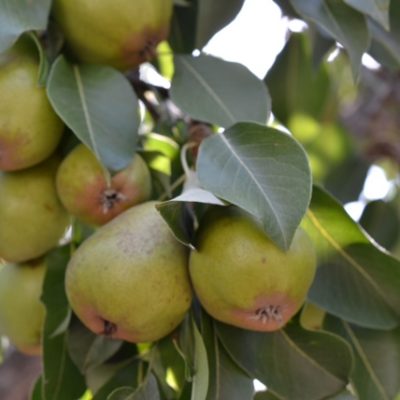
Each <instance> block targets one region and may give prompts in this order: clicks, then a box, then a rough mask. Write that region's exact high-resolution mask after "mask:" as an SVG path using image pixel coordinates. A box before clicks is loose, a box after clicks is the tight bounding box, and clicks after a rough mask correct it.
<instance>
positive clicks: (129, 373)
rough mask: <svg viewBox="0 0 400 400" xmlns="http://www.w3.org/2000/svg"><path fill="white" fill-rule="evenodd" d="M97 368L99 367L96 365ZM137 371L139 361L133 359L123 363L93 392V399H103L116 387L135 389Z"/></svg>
mask: <svg viewBox="0 0 400 400" xmlns="http://www.w3.org/2000/svg"><path fill="white" fill-rule="evenodd" d="M111 367H112V368H114V366H111ZM97 368H99V367H97ZM138 372H139V361H138V359H134V360H131V361H128V362H127V363H124V364H123V366H121V367H120V368H118V370H117V372H115V373H114V374H113V376H112V378H111V379H109V380H108V381H107V382H106V383H105V384H104V385H102V386H101V387H100V388H99V389H98V390H96V392H95V393H94V396H93V400H104V399H107V397H108V396H109V395H110V394H112V393H113V392H114V391H115V390H116V389H118V388H121V387H129V388H132V389H135V388H136V387H137V385H138V382H137V376H138Z"/></svg>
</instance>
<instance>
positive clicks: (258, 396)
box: [254, 390, 283, 400]
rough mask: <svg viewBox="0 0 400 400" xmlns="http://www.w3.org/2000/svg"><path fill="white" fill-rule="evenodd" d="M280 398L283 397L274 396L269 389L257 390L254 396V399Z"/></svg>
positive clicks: (277, 399)
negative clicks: (264, 390)
mask: <svg viewBox="0 0 400 400" xmlns="http://www.w3.org/2000/svg"><path fill="white" fill-rule="evenodd" d="M282 399H283V398H282V397H279V396H276V395H275V394H274V393H272V392H271V391H270V390H267V391H266V392H258V393H257V394H256V395H255V396H254V400H282Z"/></svg>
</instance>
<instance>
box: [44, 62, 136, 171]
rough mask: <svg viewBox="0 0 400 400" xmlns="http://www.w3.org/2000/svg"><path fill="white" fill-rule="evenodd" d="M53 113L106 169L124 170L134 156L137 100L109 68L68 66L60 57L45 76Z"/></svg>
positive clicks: (121, 79) (114, 71)
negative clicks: (47, 76)
mask: <svg viewBox="0 0 400 400" xmlns="http://www.w3.org/2000/svg"><path fill="white" fill-rule="evenodd" d="M47 92H48V96H49V99H50V102H51V104H52V105H53V107H54V109H55V111H56V112H57V114H58V115H59V116H60V117H61V118H62V119H63V121H64V122H65V124H66V125H67V126H68V127H69V128H70V129H71V130H72V131H73V132H74V133H75V135H76V136H78V138H79V139H80V140H81V141H82V142H83V143H84V144H86V146H88V147H89V148H90V149H91V150H92V151H93V153H94V154H95V155H96V157H97V159H98V160H99V161H101V162H102V163H103V164H104V165H105V166H106V167H107V168H109V169H110V170H113V171H118V170H121V169H123V168H125V167H126V166H127V165H128V164H129V163H130V162H131V161H132V158H133V156H134V154H135V150H136V144H137V135H138V126H139V117H138V113H137V108H138V101H137V98H136V95H135V94H134V92H133V90H132V88H131V86H130V84H129V82H128V80H127V79H126V78H125V77H124V76H123V75H122V74H121V73H120V72H118V71H116V70H114V69H113V68H110V67H104V66H97V65H79V66H78V65H71V64H69V63H67V61H66V60H65V59H64V57H62V56H60V57H59V58H58V59H57V60H56V61H55V63H54V64H53V66H52V69H51V71H50V76H49V82H48V88H47Z"/></svg>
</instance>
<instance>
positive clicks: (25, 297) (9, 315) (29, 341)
mask: <svg viewBox="0 0 400 400" xmlns="http://www.w3.org/2000/svg"><path fill="white" fill-rule="evenodd" d="M45 272H46V265H45V263H44V261H43V260H35V261H31V262H27V263H24V264H6V265H5V266H3V267H1V266H0V335H5V336H7V337H8V338H9V339H10V341H11V342H12V343H13V344H14V345H15V347H17V348H18V349H19V350H20V351H22V352H23V353H26V354H31V355H37V354H40V353H41V337H42V329H43V323H44V317H45V307H44V305H43V303H42V302H41V300H40V297H41V294H42V286H43V280H44V275H45Z"/></svg>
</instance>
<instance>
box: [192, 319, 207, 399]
mask: <svg viewBox="0 0 400 400" xmlns="http://www.w3.org/2000/svg"><path fill="white" fill-rule="evenodd" d="M192 330H193V339H194V357H193V358H194V359H193V361H194V365H193V367H194V375H193V377H192V395H191V397H190V400H206V397H207V392H208V373H209V369H208V360H207V351H206V348H205V346H204V342H203V338H202V337H201V334H200V332H199V330H198V329H197V326H196V324H195V322H194V321H193V320H192Z"/></svg>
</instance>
